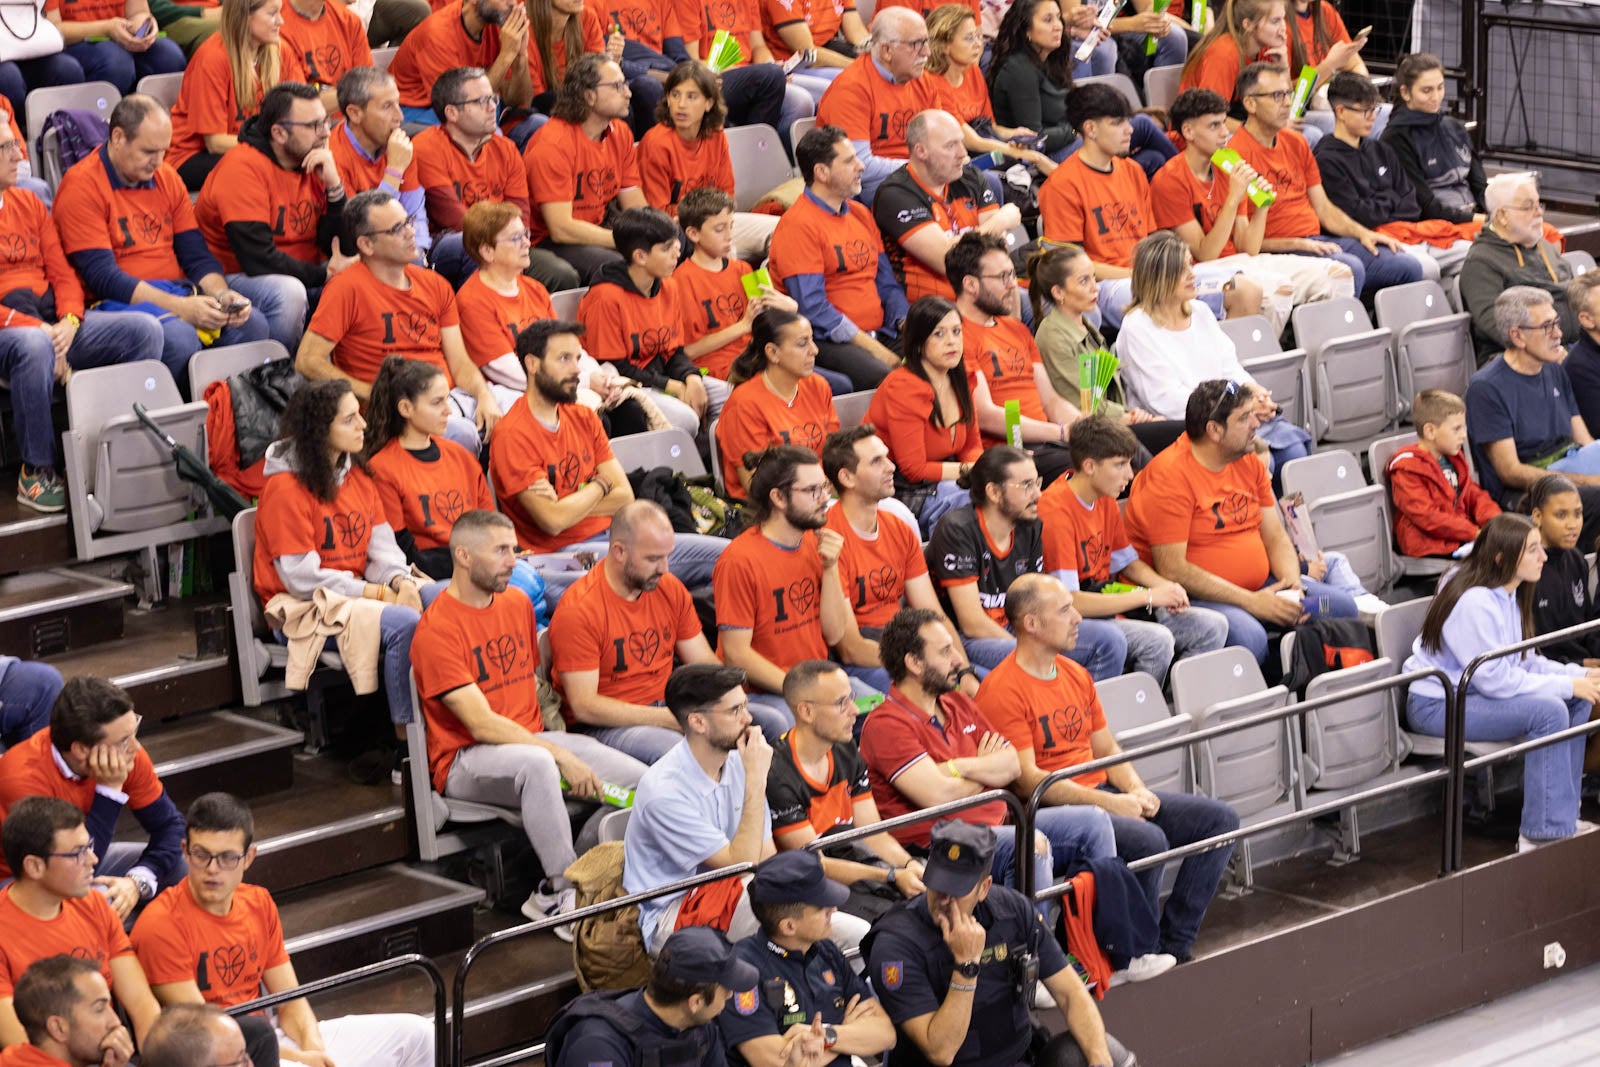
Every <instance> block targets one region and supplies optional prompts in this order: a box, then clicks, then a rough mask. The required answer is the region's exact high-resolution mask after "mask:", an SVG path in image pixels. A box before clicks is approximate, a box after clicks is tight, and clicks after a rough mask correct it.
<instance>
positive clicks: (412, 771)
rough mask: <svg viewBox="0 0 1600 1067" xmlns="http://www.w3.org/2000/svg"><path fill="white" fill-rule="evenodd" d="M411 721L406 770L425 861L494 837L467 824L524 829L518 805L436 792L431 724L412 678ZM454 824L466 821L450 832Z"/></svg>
mask: <svg viewBox="0 0 1600 1067" xmlns="http://www.w3.org/2000/svg"><path fill="white" fill-rule="evenodd" d="M411 708H412V715H411V721H410V722H409V723H407V724H406V755H407V757H409V760H410V762H409V764H408V765H407V770H406V773H407V775H408V776H409V777H410V780H411V796H412V799H413V801H414V802H415V804H416V818H415V820H414V822H415V823H416V827H417V852H418V854H419V855H420V856H421V858H422V860H423V862H425V863H433V862H436V861H438V860H440V859H443V858H444V857H445V856H453V855H455V854H456V853H458V852H465V851H466V850H468V849H470V848H476V847H477V846H478V845H480V844H482V843H483V842H484V841H485V840H486V839H487V838H489V837H491V836H494V834H491V833H485V832H483V830H482V829H480V830H479V831H478V832H476V833H474V832H472V831H470V830H469V829H467V828H466V827H467V826H471V825H477V826H479V827H482V825H483V824H485V823H487V824H492V825H493V827H494V828H495V829H496V830H498V829H499V827H501V826H510V827H513V828H515V829H516V830H518V831H520V830H522V812H520V811H518V810H517V809H515V808H502V807H498V806H496V805H494V804H480V803H478V802H476V801H471V800H457V799H455V798H447V797H445V796H444V795H443V794H441V793H436V792H434V789H433V778H432V776H431V775H430V774H429V770H430V768H429V766H428V723H427V719H426V718H425V717H424V716H423V714H422V701H420V700H418V699H417V680H416V678H415V677H414V676H413V677H412V679H411ZM451 823H458V824H463V825H460V826H457V827H456V828H455V829H454V830H453V831H451V832H448V833H446V832H445V829H446V827H448V826H449V825H450V824H451Z"/></svg>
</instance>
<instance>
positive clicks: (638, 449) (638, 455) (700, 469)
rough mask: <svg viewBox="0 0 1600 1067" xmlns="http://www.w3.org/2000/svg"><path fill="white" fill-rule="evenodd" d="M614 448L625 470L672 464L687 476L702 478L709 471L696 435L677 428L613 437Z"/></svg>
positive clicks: (673, 467)
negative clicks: (697, 444)
mask: <svg viewBox="0 0 1600 1067" xmlns="http://www.w3.org/2000/svg"><path fill="white" fill-rule="evenodd" d="M611 451H612V454H613V455H615V456H616V457H617V462H618V463H620V464H622V469H623V470H625V471H632V470H635V469H636V468H639V467H643V468H645V469H646V470H649V469H650V468H652V467H671V468H672V469H673V470H675V471H678V472H679V473H680V474H682V475H683V476H684V477H686V478H699V477H702V476H703V475H704V474H705V473H706V465H705V462H704V461H703V460H701V458H700V450H699V449H698V448H696V447H695V444H694V438H692V437H690V436H689V435H688V434H686V433H684V432H683V431H682V430H679V429H675V428H674V429H668V430H651V431H649V432H648V433H630V434H626V435H624V436H622V437H614V438H612V439H611Z"/></svg>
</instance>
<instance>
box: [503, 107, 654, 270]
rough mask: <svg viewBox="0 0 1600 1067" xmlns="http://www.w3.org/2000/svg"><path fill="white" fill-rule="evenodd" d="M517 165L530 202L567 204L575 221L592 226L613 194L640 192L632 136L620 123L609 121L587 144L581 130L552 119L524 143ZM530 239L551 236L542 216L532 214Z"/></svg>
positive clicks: (611, 199) (567, 123) (542, 239)
mask: <svg viewBox="0 0 1600 1067" xmlns="http://www.w3.org/2000/svg"><path fill="white" fill-rule="evenodd" d="M522 162H523V164H524V165H525V166H526V167H527V169H528V189H529V190H530V192H531V193H532V194H533V201H534V202H535V203H537V204H545V203H569V204H571V205H572V217H573V218H574V219H577V220H579V221H581V222H588V223H593V224H594V225H596V226H599V225H600V224H601V223H602V222H603V221H604V220H605V216H606V205H607V204H609V203H611V201H613V200H615V199H616V198H617V194H618V193H620V192H622V190H624V189H637V188H639V160H638V156H637V154H636V153H635V152H634V149H633V132H632V131H631V130H629V129H628V124H627V123H626V122H623V121H622V120H621V119H613V120H612V122H611V125H610V126H608V127H607V128H606V130H605V132H603V133H602V134H601V135H600V140H598V141H591V140H590V139H589V136H588V135H587V134H585V133H584V132H583V127H581V126H577V125H574V124H573V123H570V122H566V121H563V120H562V119H551V120H550V121H549V122H547V123H545V124H544V125H543V126H540V127H539V129H538V132H536V133H535V134H534V135H533V136H532V137H531V138H529V139H528V146H527V147H526V148H524V149H523V150H522ZM529 235H530V236H531V237H532V238H533V243H534V244H535V245H538V244H540V243H541V242H543V241H544V239H545V238H547V237H549V236H550V231H549V230H548V229H546V228H545V224H544V214H543V213H542V212H539V211H535V212H534V213H533V223H532V225H531V226H530V227H529Z"/></svg>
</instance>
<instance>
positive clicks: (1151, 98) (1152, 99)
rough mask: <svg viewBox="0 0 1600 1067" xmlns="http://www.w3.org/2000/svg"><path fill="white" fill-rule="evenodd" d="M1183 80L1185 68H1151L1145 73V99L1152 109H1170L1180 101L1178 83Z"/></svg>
mask: <svg viewBox="0 0 1600 1067" xmlns="http://www.w3.org/2000/svg"><path fill="white" fill-rule="evenodd" d="M1182 79H1183V67H1182V66H1181V65H1180V66H1172V67H1151V68H1150V69H1149V70H1147V71H1145V72H1144V98H1145V100H1146V101H1148V102H1149V104H1150V106H1151V107H1158V108H1161V109H1162V110H1165V109H1167V108H1170V107H1171V106H1172V102H1173V101H1174V100H1176V99H1178V83H1179V82H1180V81H1182Z"/></svg>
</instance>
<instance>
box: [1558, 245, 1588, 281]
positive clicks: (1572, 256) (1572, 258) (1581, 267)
mask: <svg viewBox="0 0 1600 1067" xmlns="http://www.w3.org/2000/svg"><path fill="white" fill-rule="evenodd" d="M1561 258H1562V259H1564V260H1566V261H1567V265H1568V266H1569V267H1571V268H1572V273H1573V274H1575V275H1577V274H1587V273H1589V272H1590V271H1592V270H1594V256H1593V255H1591V254H1590V253H1588V252H1585V251H1584V250H1583V249H1581V248H1575V249H1573V250H1572V251H1571V252H1567V253H1565V254H1564V255H1562V257H1561Z"/></svg>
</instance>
